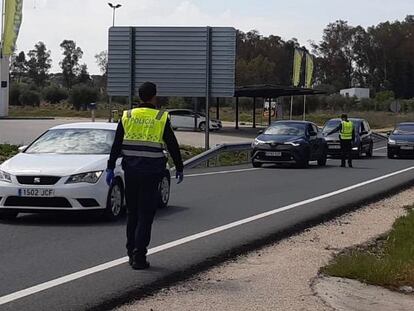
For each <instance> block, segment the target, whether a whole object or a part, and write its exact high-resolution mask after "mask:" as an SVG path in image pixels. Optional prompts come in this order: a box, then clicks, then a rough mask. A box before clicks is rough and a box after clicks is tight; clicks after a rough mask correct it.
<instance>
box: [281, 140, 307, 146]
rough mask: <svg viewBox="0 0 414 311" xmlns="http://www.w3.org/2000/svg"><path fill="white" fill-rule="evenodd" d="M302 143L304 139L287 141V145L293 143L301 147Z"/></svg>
mask: <svg viewBox="0 0 414 311" xmlns="http://www.w3.org/2000/svg"><path fill="white" fill-rule="evenodd" d="M302 143H303V141H301V140H297V141H287V142H285V145H291V146H293V147H299V146H300V145H301V144H302Z"/></svg>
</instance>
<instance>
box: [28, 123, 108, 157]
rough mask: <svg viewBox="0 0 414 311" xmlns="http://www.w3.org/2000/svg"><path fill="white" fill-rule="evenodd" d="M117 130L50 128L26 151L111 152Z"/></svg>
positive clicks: (60, 152)
mask: <svg viewBox="0 0 414 311" xmlns="http://www.w3.org/2000/svg"><path fill="white" fill-rule="evenodd" d="M114 138H115V131H111V130H101V129H57V130H49V131H47V132H46V133H45V134H43V135H42V136H41V137H40V138H38V139H37V140H36V141H35V142H34V143H33V144H32V145H31V146H30V147H29V148H28V149H27V150H26V151H25V153H59V154H109V153H110V152H111V147H112V143H113V141H114Z"/></svg>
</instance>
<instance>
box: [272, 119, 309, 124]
mask: <svg viewBox="0 0 414 311" xmlns="http://www.w3.org/2000/svg"><path fill="white" fill-rule="evenodd" d="M276 123H294V124H314V123H313V122H311V121H302V120H280V121H273V122H272V123H271V125H273V124H276Z"/></svg>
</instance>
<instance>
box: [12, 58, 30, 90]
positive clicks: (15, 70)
mask: <svg viewBox="0 0 414 311" xmlns="http://www.w3.org/2000/svg"><path fill="white" fill-rule="evenodd" d="M26 73H27V66H26V54H25V53H24V52H23V51H22V52H20V53H19V55H17V56H15V57H13V61H12V64H11V72H10V75H11V79H12V80H13V81H16V82H18V83H20V82H21V80H22V77H23V76H24V75H25V74H26Z"/></svg>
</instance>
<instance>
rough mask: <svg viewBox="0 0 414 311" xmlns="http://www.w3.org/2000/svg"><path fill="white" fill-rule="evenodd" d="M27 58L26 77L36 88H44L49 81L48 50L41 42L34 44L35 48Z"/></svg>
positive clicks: (49, 61)
mask: <svg viewBox="0 0 414 311" xmlns="http://www.w3.org/2000/svg"><path fill="white" fill-rule="evenodd" d="M20 54H21V53H20ZM27 56H28V57H29V59H28V60H27V62H26V66H27V76H28V77H29V78H30V79H31V80H32V81H33V82H34V83H35V84H36V86H40V87H43V86H45V85H46V82H47V80H48V79H49V70H50V68H51V67H52V60H51V58H50V50H48V49H47V48H46V45H45V44H44V43H43V42H41V41H39V42H38V43H36V44H35V48H34V49H33V50H30V51H29V53H28V54H27Z"/></svg>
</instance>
